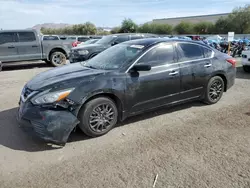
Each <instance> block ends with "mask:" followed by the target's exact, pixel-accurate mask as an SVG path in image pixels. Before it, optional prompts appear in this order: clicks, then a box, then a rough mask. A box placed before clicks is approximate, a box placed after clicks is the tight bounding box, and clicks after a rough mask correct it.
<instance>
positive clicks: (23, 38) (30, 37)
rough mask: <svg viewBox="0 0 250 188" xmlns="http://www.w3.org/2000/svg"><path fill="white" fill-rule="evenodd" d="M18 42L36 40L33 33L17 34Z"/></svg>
mask: <svg viewBox="0 0 250 188" xmlns="http://www.w3.org/2000/svg"><path fill="white" fill-rule="evenodd" d="M18 35H19V42H32V41H35V40H36V36H35V34H34V33H33V32H18Z"/></svg>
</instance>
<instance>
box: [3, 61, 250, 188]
mask: <svg viewBox="0 0 250 188" xmlns="http://www.w3.org/2000/svg"><path fill="white" fill-rule="evenodd" d="M37 66H39V67H40V68H34V67H36V66H28V67H27V66H26V67H22V70H18V69H16V68H14V70H13V68H5V71H3V72H1V73H0V86H1V92H0V101H1V102H0V187H1V188H5V187H8V188H14V187H15V188H17V187H18V188H19V187H21V188H29V187H32V188H54V187H58V188H59V187H60V188H84V187H87V188H90V187H91V188H96V187H105V188H113V187H114V188H120V187H127V188H135V187H143V188H146V187H152V185H153V182H154V178H155V176H156V174H158V179H157V182H156V186H155V187H164V188H170V187H171V188H174V187H180V188H182V187H183V188H184V187H192V188H203V187H214V188H231V187H234V188H238V187H239V188H249V187H250V94H249V93H250V92H249V91H250V74H246V73H244V72H243V71H242V68H241V67H240V66H239V67H238V68H237V70H238V72H237V79H236V83H235V85H234V86H233V88H231V89H230V90H229V91H228V92H227V93H225V94H224V96H223V98H222V100H221V101H220V102H219V103H217V104H215V105H211V106H207V105H204V104H202V103H199V102H195V103H189V104H186V105H181V106H177V107H174V108H171V109H161V110H158V111H154V112H151V113H147V114H144V115H140V116H136V117H133V118H130V119H128V120H126V121H125V122H124V123H123V124H121V125H120V126H119V127H117V128H115V129H113V130H112V131H111V132H109V133H108V134H107V135H105V136H102V137H99V138H95V139H89V138H87V137H85V136H84V135H83V134H82V133H81V132H80V131H79V130H78V131H76V132H75V133H73V134H72V135H71V137H70V140H69V143H67V145H66V146H65V147H64V148H59V149H58V148H54V147H51V146H48V145H45V144H44V143H42V142H39V141H37V140H34V139H32V138H30V137H29V136H28V135H27V134H25V133H23V132H22V131H21V130H20V129H19V128H18V125H17V122H16V120H15V113H16V111H17V102H18V98H19V95H20V91H21V89H22V87H23V85H24V84H25V82H26V81H28V80H29V79H30V78H31V77H33V76H34V75H36V74H37V73H39V72H42V71H45V70H47V69H49V67H46V66H44V65H42V64H37Z"/></svg>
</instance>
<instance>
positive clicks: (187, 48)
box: [178, 43, 204, 61]
mask: <svg viewBox="0 0 250 188" xmlns="http://www.w3.org/2000/svg"><path fill="white" fill-rule="evenodd" d="M178 46H179V50H180V51H181V57H180V61H188V60H195V59H201V58H204V55H203V51H202V47H200V46H199V45H196V44H189V43H179V44H178Z"/></svg>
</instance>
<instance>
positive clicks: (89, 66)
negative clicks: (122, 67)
mask: <svg viewBox="0 0 250 188" xmlns="http://www.w3.org/2000/svg"><path fill="white" fill-rule="evenodd" d="M84 66H85V67H88V68H91V69H97V68H96V67H93V66H91V65H84Z"/></svg>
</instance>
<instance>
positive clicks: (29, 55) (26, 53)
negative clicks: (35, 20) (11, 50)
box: [17, 31, 42, 61]
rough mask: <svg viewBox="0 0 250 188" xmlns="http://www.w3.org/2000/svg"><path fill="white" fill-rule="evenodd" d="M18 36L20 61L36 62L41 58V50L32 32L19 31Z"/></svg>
mask: <svg viewBox="0 0 250 188" xmlns="http://www.w3.org/2000/svg"><path fill="white" fill-rule="evenodd" d="M17 35H18V43H17V48H18V53H19V57H20V60H22V61H25V60H38V59H41V58H42V57H41V56H42V50H41V45H40V42H39V39H38V38H37V36H35V33H34V32H32V31H21V32H18V33H17Z"/></svg>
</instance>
